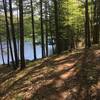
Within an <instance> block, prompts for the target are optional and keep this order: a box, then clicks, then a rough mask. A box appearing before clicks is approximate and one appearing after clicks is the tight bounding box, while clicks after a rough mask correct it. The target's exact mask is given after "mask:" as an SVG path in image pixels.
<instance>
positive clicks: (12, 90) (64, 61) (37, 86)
mask: <svg viewBox="0 0 100 100" xmlns="http://www.w3.org/2000/svg"><path fill="white" fill-rule="evenodd" d="M91 52H92V51H91ZM95 52H97V51H95ZM95 52H94V53H95ZM96 55H97V54H96ZM85 56H86V55H85ZM90 56H91V55H88V56H86V57H88V58H86V59H89V58H90ZM92 56H93V59H92V58H91V59H89V61H88V65H89V66H91V64H92V63H95V61H96V60H94V58H95V57H94V56H95V55H94V54H92ZM56 58H57V56H56V57H53V59H52V57H50V58H47V59H45V60H42V61H38V63H37V62H33V63H32V62H31V64H30V63H29V64H28V65H27V67H26V68H25V69H24V70H22V71H19V70H17V71H15V73H12V71H11V72H8V73H6V75H4V77H5V79H6V77H8V76H7V75H10V74H12V75H10V76H9V78H8V79H6V80H1V81H0V89H1V90H0V96H1V98H0V99H1V100H16V99H18V100H19V99H21V100H37V99H39V100H43V99H44V100H72V98H79V100H83V99H84V98H85V97H87V95H90V96H91V97H95V96H96V95H98V96H99V94H98V93H99V91H100V84H99V83H100V82H99V81H98V77H99V76H98V77H97V75H98V74H96V75H95V70H96V69H94V67H95V65H94V64H92V66H91V67H88V68H87V70H86V71H85V70H84V68H85V67H86V66H87V65H86V64H85V61H86V59H85V57H84V56H83V55H82V54H81V53H80V55H78V54H75V53H74V54H71V55H66V54H65V56H64V55H63V56H62V57H60V59H59V60H55V59H56ZM83 58H84V59H83ZM92 60H93V61H92ZM60 61H61V63H60ZM91 61H92V63H91ZM83 62H84V63H83ZM90 63H91V64H90ZM83 65H84V67H83ZM92 67H93V68H92ZM87 73H89V74H87ZM84 75H89V76H88V77H92V78H93V80H92V81H91V79H89V78H87V77H86V76H84ZM95 77H96V80H94V78H95ZM87 81H90V83H88V82H87ZM97 91H98V92H97ZM80 98H81V99H80Z"/></svg>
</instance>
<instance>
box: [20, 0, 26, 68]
mask: <svg viewBox="0 0 100 100" xmlns="http://www.w3.org/2000/svg"><path fill="white" fill-rule="evenodd" d="M19 17H20V59H21V69H23V68H24V67H25V57H24V20H23V0H19Z"/></svg>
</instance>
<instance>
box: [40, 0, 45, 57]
mask: <svg viewBox="0 0 100 100" xmlns="http://www.w3.org/2000/svg"><path fill="white" fill-rule="evenodd" d="M42 6H43V5H42V0H40V17H41V18H40V19H41V44H42V45H41V46H42V58H44V57H45V44H44V29H43V10H42Z"/></svg>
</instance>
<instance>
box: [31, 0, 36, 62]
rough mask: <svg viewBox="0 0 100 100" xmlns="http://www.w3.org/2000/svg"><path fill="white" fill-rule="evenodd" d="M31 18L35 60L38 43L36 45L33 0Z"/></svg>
mask: <svg viewBox="0 0 100 100" xmlns="http://www.w3.org/2000/svg"><path fill="white" fill-rule="evenodd" d="M31 18H32V33H33V51H34V60H36V45H35V30H34V29H35V28H34V11H33V1H32V0H31Z"/></svg>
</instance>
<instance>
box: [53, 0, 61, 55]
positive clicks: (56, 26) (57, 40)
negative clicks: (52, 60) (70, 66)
mask: <svg viewBox="0 0 100 100" xmlns="http://www.w3.org/2000/svg"><path fill="white" fill-rule="evenodd" d="M54 9H55V33H56V52H57V54H59V53H61V49H62V48H61V41H60V38H61V37H60V32H59V27H58V0H54Z"/></svg>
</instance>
